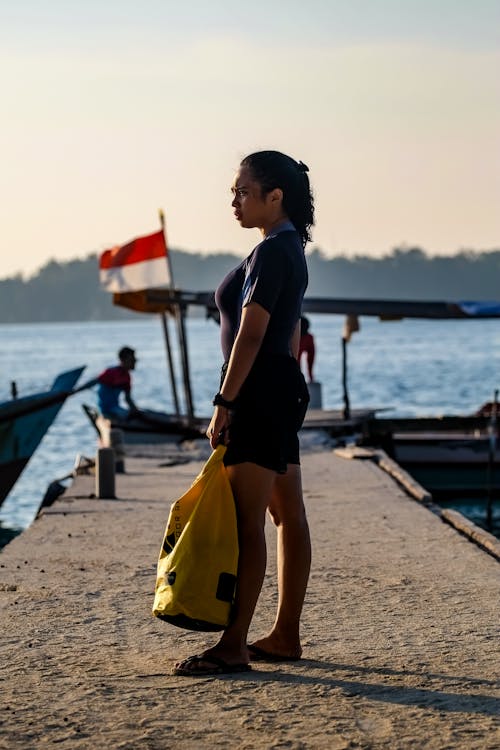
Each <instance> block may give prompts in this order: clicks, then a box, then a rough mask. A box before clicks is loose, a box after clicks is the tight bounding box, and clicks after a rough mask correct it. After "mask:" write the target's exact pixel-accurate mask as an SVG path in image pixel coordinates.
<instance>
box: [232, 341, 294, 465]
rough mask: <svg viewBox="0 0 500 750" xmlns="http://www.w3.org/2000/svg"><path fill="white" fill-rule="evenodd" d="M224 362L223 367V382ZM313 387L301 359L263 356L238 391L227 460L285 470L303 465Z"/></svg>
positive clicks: (281, 355)
mask: <svg viewBox="0 0 500 750" xmlns="http://www.w3.org/2000/svg"><path fill="white" fill-rule="evenodd" d="M224 374H225V367H223V373H222V379H221V383H222V382H223V379H224ZM308 403H309V392H308V389H307V385H306V382H305V380H304V376H303V375H302V372H301V370H300V367H299V364H298V362H297V360H296V359H295V358H294V357H292V356H288V355H284V354H279V355H278V354H274V355H260V356H259V357H258V358H257V360H256V362H255V363H254V365H253V367H252V369H251V370H250V373H249V375H248V377H247V379H246V380H245V382H244V384H243V386H242V388H241V391H240V393H239V396H238V399H237V402H236V408H235V410H234V412H233V414H232V419H231V424H230V427H229V443H228V446H227V450H226V454H225V456H224V463H225V465H226V466H234V465H235V464H241V463H244V462H246V461H250V462H251V463H254V464H257V465H258V466H263V467H264V468H266V469H272V470H273V471H276V472H278V473H279V474H284V473H285V472H286V469H287V466H288V464H299V463H300V459H299V439H298V435H297V433H298V431H299V430H300V428H301V426H302V422H303V421H304V417H305V413H306V410H307V405H308Z"/></svg>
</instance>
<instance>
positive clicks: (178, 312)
mask: <svg viewBox="0 0 500 750" xmlns="http://www.w3.org/2000/svg"><path fill="white" fill-rule="evenodd" d="M159 215H160V223H161V228H162V231H163V236H164V238H165V247H167V237H166V232H165V215H164V213H163V211H162V210H161V209H160V211H159ZM167 264H168V270H169V275H170V288H171V289H172V290H173V289H174V273H173V269H172V260H171V258H170V254H169V253H168V251H167ZM174 310H175V319H176V321H177V333H178V337H179V348H180V355H181V366H182V376H183V381H184V398H185V402H186V411H187V416H188V419H189V422H190V423H192V422H193V421H194V408H193V397H192V393H191V380H190V375H189V358H188V350H187V338H186V328H185V315H186V305H184V304H182V303H178V304H175V306H174Z"/></svg>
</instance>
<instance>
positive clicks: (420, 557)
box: [0, 450, 500, 750]
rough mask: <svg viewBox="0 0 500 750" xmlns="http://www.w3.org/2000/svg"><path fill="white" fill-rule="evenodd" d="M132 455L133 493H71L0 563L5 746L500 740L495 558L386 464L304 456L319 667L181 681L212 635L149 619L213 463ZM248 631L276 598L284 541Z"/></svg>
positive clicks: (298, 745) (312, 628)
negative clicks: (184, 662)
mask: <svg viewBox="0 0 500 750" xmlns="http://www.w3.org/2000/svg"><path fill="white" fill-rule="evenodd" d="M159 463H162V461H161V460H160V459H159V457H156V458H134V459H131V458H128V459H127V474H126V475H125V476H119V477H117V480H118V481H117V494H118V495H119V497H120V498H121V499H120V500H95V499H90V498H89V497H88V495H89V494H90V493H91V492H92V491H93V480H92V479H91V478H86V477H82V478H78V479H77V481H76V482H75V484H74V485H73V486H72V488H71V489H70V490H69V491H68V492H67V493H66V494H65V495H64V496H63V497H62V498H61V499H60V500H59V501H58V502H56V504H55V505H54V506H52V508H50V509H48V510H47V512H46V513H45V514H44V515H43V516H42V517H41V518H39V520H37V521H36V522H35V523H34V524H33V525H32V527H31V528H30V529H29V530H28V531H26V532H25V533H23V534H22V535H21V536H20V537H18V538H16V539H15V540H14V541H13V542H12V543H11V544H10V545H9V546H8V547H7V548H6V549H5V550H4V551H3V552H2V553H1V554H0V565H1V568H0V582H1V585H0V589H1V592H0V597H1V603H2V607H1V611H0V612H1V613H0V618H1V658H2V670H1V673H0V694H1V702H2V711H1V716H0V722H1V724H0V747H1V748H5V749H8V750H11V749H12V748H45V747H62V748H66V747H68V748H69V747H71V748H75V750H78V749H79V748H122V749H127V750H136V749H142V748H144V749H145V750H164V749H166V748H183V749H184V748H186V749H187V748H239V749H240V750H244V749H245V750H246V749H251V748H269V749H271V748H276V749H277V748H288V749H291V750H299V749H302V748H329V749H330V750H341V749H343V748H374V749H375V748H391V749H392V748H396V749H397V748H411V749H412V750H417V749H418V748H439V749H440V750H444V749H445V748H449V749H450V750H455V749H456V748H467V749H469V748H477V749H478V750H479V749H480V750H488V749H491V750H493V749H498V748H499V747H500V718H499V715H500V690H499V681H498V677H499V663H500V660H499V649H498V643H499V640H498V636H499V617H498V604H499V591H500V565H499V563H498V561H496V560H495V559H494V558H492V557H491V556H489V555H488V554H487V553H486V552H484V551H482V550H481V549H479V548H478V547H476V546H475V545H474V544H473V543H471V542H470V541H468V540H467V539H465V538H464V537H462V536H461V535H460V534H459V533H458V532H457V531H456V530H454V529H453V528H451V527H450V526H448V525H447V524H445V523H443V521H442V520H440V519H439V518H438V517H437V516H436V515H434V514H433V513H432V512H430V511H429V510H428V509H426V508H424V507H422V506H421V505H419V504H418V503H417V502H415V501H414V500H412V499H410V498H408V497H407V496H406V495H405V494H404V493H403V491H402V490H401V489H400V488H399V487H398V486H397V485H396V484H395V483H394V482H393V480H392V479H391V478H390V477H389V476H387V475H386V474H385V473H384V472H382V471H381V470H380V469H379V468H377V466H376V465H375V464H373V463H372V462H370V461H348V460H345V459H342V458H339V457H336V456H334V455H333V453H332V452H331V451H327V450H323V451H317V452H314V451H313V452H309V453H307V454H306V455H305V456H304V459H303V473H304V485H305V494H306V503H307V508H308V513H309V519H310V524H311V531H312V538H313V569H312V574H311V580H310V587H309V590H308V594H307V601H306V607H305V612H304V618H303V644H304V659H303V660H302V661H300V662H298V663H295V664H293V663H292V664H280V665H278V664H275V665H273V664H262V663H261V664H257V665H255V666H254V669H253V671H252V672H249V673H246V674H241V675H234V676H225V677H216V678H214V677H212V678H183V677H174V676H171V675H170V674H169V670H170V669H171V667H172V665H173V663H174V661H176V660H178V659H179V658H180V657H185V656H188V655H189V654H192V653H197V652H199V651H200V650H202V649H203V647H204V646H205V645H207V644H209V643H210V642H211V641H212V638H211V637H210V636H209V635H204V634H201V635H200V634H196V633H191V632H188V631H183V630H179V629H176V628H174V627H172V626H169V625H166V624H165V623H163V622H161V621H159V620H156V619H154V618H153V617H152V616H151V614H150V611H151V605H152V600H153V589H154V582H155V567H156V558H157V554H158V551H159V545H160V542H161V538H162V535H163V530H164V526H165V523H166V520H167V515H168V509H169V506H170V502H171V501H172V500H174V499H175V498H176V497H177V496H179V495H180V494H182V492H183V491H184V490H185V489H186V488H187V486H188V485H189V484H190V482H191V481H192V480H193V479H194V476H195V475H196V473H197V472H198V470H199V468H200V467H201V462H200V461H195V462H191V463H186V464H183V465H178V466H172V467H167V466H159ZM268 531H269V541H270V544H269V565H268V577H267V578H266V583H265V586H264V590H263V593H262V597H261V600H260V603H259V606H258V610H257V613H256V617H255V620H254V624H253V629H252V636H253V637H258V636H260V635H263V634H264V633H265V632H266V630H267V628H268V627H269V626H270V624H271V622H272V619H273V614H274V606H275V601H276V590H275V585H274V571H275V554H274V544H273V543H274V531H273V529H272V527H271V526H269V529H268Z"/></svg>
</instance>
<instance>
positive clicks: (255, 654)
mask: <svg viewBox="0 0 500 750" xmlns="http://www.w3.org/2000/svg"><path fill="white" fill-rule="evenodd" d="M248 652H249V654H250V661H298V660H299V659H300V657H301V656H302V648H301V645H300V643H294V644H293V645H291V644H290V643H287V642H285V641H284V640H282V639H280V638H279V637H278V636H276V635H274V634H272V633H271V634H270V635H268V636H266V637H265V638H259V640H257V641H254V642H253V643H250V644H248Z"/></svg>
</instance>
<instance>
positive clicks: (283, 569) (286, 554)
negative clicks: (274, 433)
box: [255, 464, 311, 657]
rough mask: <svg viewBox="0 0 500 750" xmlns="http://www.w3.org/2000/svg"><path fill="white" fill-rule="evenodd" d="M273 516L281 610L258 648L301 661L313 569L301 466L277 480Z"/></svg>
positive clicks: (272, 502)
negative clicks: (305, 607) (306, 599)
mask: <svg viewBox="0 0 500 750" xmlns="http://www.w3.org/2000/svg"><path fill="white" fill-rule="evenodd" d="M269 512H270V514H271V517H272V519H273V522H274V523H275V524H276V527H277V552H278V591H279V598H278V610H277V613H276V620H275V622H274V625H273V627H272V629H271V631H270V633H269V634H268V635H267V636H266V637H265V638H261V639H259V640H258V641H256V642H255V645H256V646H258V647H259V648H261V649H263V650H264V651H266V652H268V653H271V654H275V655H278V656H285V657H287V656H288V657H300V656H301V654H302V647H301V645H300V615H301V612H302V606H303V604H304V597H305V593H306V588H307V582H308V580H309V571H310V568H311V540H310V536H309V526H308V523H307V518H306V513H305V508H304V501H303V497H302V479H301V473H300V466H298V465H293V464H289V466H288V471H287V473H286V474H282V475H278V476H277V477H276V480H275V482H274V487H273V494H272V499H271V503H270V505H269Z"/></svg>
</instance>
